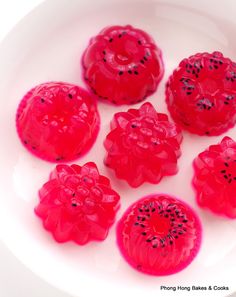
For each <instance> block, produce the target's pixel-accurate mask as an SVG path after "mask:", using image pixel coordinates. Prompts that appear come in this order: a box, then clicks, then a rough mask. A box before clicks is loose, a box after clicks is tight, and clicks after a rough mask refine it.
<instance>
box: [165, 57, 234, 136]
mask: <svg viewBox="0 0 236 297" xmlns="http://www.w3.org/2000/svg"><path fill="white" fill-rule="evenodd" d="M166 101H167V105H168V108H169V111H170V113H171V115H172V117H173V119H174V120H175V121H176V122H177V123H178V124H180V125H181V126H182V127H183V128H184V129H186V130H188V131H189V132H192V133H196V134H199V135H219V134H221V133H223V132H225V131H226V130H228V129H229V128H231V127H233V126H234V124H235V122H236V64H235V63H234V62H232V61H231V60H230V59H229V58H225V57H224V56H223V55H222V54H221V53H220V52H213V53H212V54H209V53H199V54H196V55H194V56H191V57H189V58H188V59H184V60H183V61H181V62H180V64H179V66H178V67H177V69H175V70H174V72H173V74H172V75H171V76H170V78H169V81H168V83H167V87H166Z"/></svg>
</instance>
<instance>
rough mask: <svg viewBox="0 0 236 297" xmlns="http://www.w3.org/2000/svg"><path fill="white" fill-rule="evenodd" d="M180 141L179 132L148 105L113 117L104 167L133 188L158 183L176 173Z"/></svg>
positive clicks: (106, 140)
mask: <svg viewBox="0 0 236 297" xmlns="http://www.w3.org/2000/svg"><path fill="white" fill-rule="evenodd" d="M181 141H182V134H181V131H180V129H179V128H178V127H177V126H176V125H175V124H174V123H171V122H169V120H168V116H167V115H166V114H162V113H158V112H157V111H156V110H155V108H154V107H153V106H152V104H151V103H148V102H147V103H144V104H143V105H142V106H141V107H140V108H139V109H129V110H128V111H127V112H118V113H116V114H115V116H114V118H113V120H112V122H111V132H110V133H109V134H108V135H107V137H106V139H105V142H104V145H105V148H106V151H107V155H106V158H105V164H106V165H107V166H108V167H110V168H112V169H113V170H114V171H115V173H116V176H117V177H118V178H120V179H124V180H126V181H127V182H128V183H129V185H130V186H132V187H138V186H140V185H141V184H142V183H144V182H150V183H158V182H160V180H161V179H162V177H163V176H165V175H173V174H176V173H177V171H178V168H177V159H178V157H179V156H180V143H181Z"/></svg>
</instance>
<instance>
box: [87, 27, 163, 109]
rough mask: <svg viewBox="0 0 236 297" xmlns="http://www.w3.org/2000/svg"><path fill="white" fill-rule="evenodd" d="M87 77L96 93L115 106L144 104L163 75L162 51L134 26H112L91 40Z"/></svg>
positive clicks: (88, 51)
mask: <svg viewBox="0 0 236 297" xmlns="http://www.w3.org/2000/svg"><path fill="white" fill-rule="evenodd" d="M82 63H83V66H84V77H85V80H86V82H87V84H88V85H89V86H90V88H91V89H92V90H93V91H94V93H95V94H96V95H97V96H98V97H100V98H102V99H105V100H108V101H110V102H112V103H115V104H131V103H136V102H140V101H142V100H143V99H144V98H145V97H147V96H148V95H149V94H151V93H153V92H154V91H155V90H156V89H157V86H158V84H159V82H160V80H161V78H162V76H163V72H164V66H163V62H162V58H161V51H160V49H159V48H158V47H157V46H156V45H155V44H154V41H153V40H152V38H151V37H150V36H149V35H148V34H147V33H145V32H144V31H142V30H140V29H136V28H133V27H132V26H130V25H128V26H112V27H108V28H105V29H104V30H102V31H101V32H100V33H99V34H98V35H97V36H96V37H94V38H92V39H91V41H90V44H89V46H88V48H87V49H86V51H85V53H84V56H83V60H82Z"/></svg>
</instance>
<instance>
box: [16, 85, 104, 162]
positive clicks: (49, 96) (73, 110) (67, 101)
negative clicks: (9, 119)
mask: <svg viewBox="0 0 236 297" xmlns="http://www.w3.org/2000/svg"><path fill="white" fill-rule="evenodd" d="M16 125H17V131H18V135H19V137H20V139H21V141H22V143H23V144H24V146H25V147H26V148H27V149H28V150H29V151H30V152H31V153H33V154H34V155H36V156H37V157H40V158H42V159H45V160H47V161H51V162H63V161H70V160H74V159H77V158H78V157H80V156H81V155H82V154H84V153H86V152H87V151H88V150H89V149H90V148H91V146H92V144H93V143H94V141H95V139H96V136H97V133H98V130H99V114H98V111H97V107H96V103H95V102H94V100H93V99H92V98H91V96H90V95H89V93H88V92H86V91H85V90H83V89H81V88H80V87H78V86H76V85H72V84H68V83H62V82H49V83H44V84H40V85H38V86H36V87H35V88H33V89H32V90H30V91H29V92H28V93H27V94H26V95H25V96H24V97H23V99H22V101H21V102H20V104H19V107H18V110H17V117H16Z"/></svg>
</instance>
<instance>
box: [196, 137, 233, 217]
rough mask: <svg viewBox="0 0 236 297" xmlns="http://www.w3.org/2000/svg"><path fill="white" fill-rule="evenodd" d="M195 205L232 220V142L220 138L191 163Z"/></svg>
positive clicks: (225, 138)
mask: <svg viewBox="0 0 236 297" xmlns="http://www.w3.org/2000/svg"><path fill="white" fill-rule="evenodd" d="M193 166H194V171H195V175H194V178H193V186H194V188H195V190H196V198H197V202H198V204H199V205H200V206H201V207H204V208H208V209H210V210H211V211H213V212H214V213H216V214H219V215H224V216H227V217H229V218H236V142H235V141H233V140H232V139H231V138H229V137H224V138H223V140H222V141H221V142H220V143H219V144H217V145H211V146H209V148H208V149H206V150H205V151H204V152H202V153H200V154H199V155H198V156H197V158H196V159H195V160H194V162H193Z"/></svg>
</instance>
